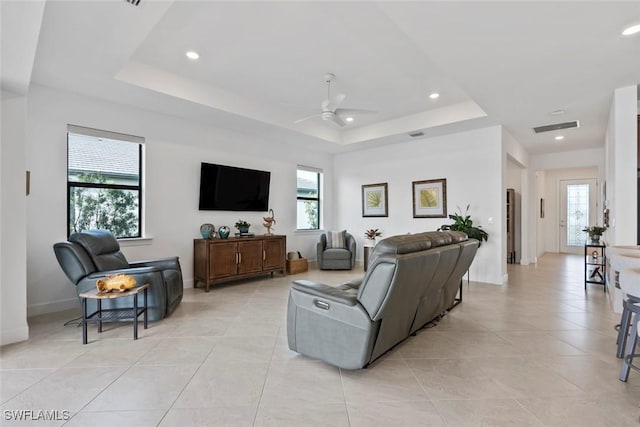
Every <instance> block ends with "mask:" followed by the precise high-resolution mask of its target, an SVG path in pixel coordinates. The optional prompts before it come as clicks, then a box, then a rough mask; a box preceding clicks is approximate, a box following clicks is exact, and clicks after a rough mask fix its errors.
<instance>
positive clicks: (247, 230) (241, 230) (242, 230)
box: [238, 227, 249, 233]
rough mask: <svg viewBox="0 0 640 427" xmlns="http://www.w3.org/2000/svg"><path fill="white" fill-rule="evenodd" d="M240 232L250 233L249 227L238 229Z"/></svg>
mask: <svg viewBox="0 0 640 427" xmlns="http://www.w3.org/2000/svg"><path fill="white" fill-rule="evenodd" d="M238 231H239V232H241V233H248V232H249V227H238Z"/></svg>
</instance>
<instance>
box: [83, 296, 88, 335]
mask: <svg viewBox="0 0 640 427" xmlns="http://www.w3.org/2000/svg"><path fill="white" fill-rule="evenodd" d="M86 343H87V299H86V298H82V344H86Z"/></svg>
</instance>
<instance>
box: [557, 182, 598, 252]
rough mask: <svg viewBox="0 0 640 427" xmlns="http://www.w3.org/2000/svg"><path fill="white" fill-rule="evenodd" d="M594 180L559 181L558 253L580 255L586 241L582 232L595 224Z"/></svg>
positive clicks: (585, 234) (585, 235)
mask: <svg viewBox="0 0 640 427" xmlns="http://www.w3.org/2000/svg"><path fill="white" fill-rule="evenodd" d="M596 185H597V183H596V180H595V179H571V180H561V181H560V218H559V221H558V223H559V226H560V252H565V253H574V254H581V253H583V251H584V244H585V242H586V240H587V237H588V235H587V233H585V232H584V231H582V230H583V229H585V228H586V227H588V226H589V225H595V224H596V211H597V201H596V194H597V193H596Z"/></svg>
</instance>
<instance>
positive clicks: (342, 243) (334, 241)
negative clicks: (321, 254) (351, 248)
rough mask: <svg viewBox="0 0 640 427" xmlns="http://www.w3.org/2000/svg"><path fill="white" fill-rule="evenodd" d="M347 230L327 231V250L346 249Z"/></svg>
mask: <svg viewBox="0 0 640 427" xmlns="http://www.w3.org/2000/svg"><path fill="white" fill-rule="evenodd" d="M346 248H347V230H342V231H327V249H346Z"/></svg>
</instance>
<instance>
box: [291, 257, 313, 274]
mask: <svg viewBox="0 0 640 427" xmlns="http://www.w3.org/2000/svg"><path fill="white" fill-rule="evenodd" d="M308 270H309V263H308V262H307V259H306V258H300V259H288V260H287V274H297V273H304V272H305V271H308Z"/></svg>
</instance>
